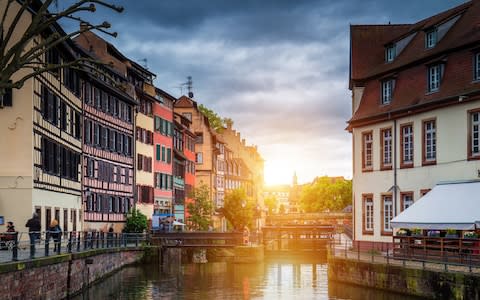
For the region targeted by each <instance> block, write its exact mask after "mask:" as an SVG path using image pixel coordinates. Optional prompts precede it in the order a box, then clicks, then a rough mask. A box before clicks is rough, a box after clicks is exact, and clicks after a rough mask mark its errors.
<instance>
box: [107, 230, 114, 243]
mask: <svg viewBox="0 0 480 300" xmlns="http://www.w3.org/2000/svg"><path fill="white" fill-rule="evenodd" d="M109 247H113V226H110V228H109V229H108V233H107V248H109Z"/></svg>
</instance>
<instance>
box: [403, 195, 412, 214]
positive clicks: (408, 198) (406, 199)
mask: <svg viewBox="0 0 480 300" xmlns="http://www.w3.org/2000/svg"><path fill="white" fill-rule="evenodd" d="M402 202H403V207H402V211H404V210H406V209H407V208H409V207H410V206H412V204H413V195H412V194H403V195H402Z"/></svg>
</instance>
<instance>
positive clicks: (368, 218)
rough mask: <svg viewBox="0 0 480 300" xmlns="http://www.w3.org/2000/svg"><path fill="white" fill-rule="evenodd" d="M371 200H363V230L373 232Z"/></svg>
mask: <svg viewBox="0 0 480 300" xmlns="http://www.w3.org/2000/svg"><path fill="white" fill-rule="evenodd" d="M373 222H374V220H373V198H366V199H365V230H366V231H373V226H374V223H373Z"/></svg>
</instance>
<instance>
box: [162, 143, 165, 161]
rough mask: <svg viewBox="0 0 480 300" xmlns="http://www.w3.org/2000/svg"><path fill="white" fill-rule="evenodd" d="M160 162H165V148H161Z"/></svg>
mask: <svg viewBox="0 0 480 300" xmlns="http://www.w3.org/2000/svg"><path fill="white" fill-rule="evenodd" d="M162 161H163V162H165V147H163V146H162Z"/></svg>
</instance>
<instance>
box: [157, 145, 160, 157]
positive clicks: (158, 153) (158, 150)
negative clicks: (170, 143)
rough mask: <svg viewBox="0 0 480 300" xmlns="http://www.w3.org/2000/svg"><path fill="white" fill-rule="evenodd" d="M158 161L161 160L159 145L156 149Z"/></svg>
mask: <svg viewBox="0 0 480 300" xmlns="http://www.w3.org/2000/svg"><path fill="white" fill-rule="evenodd" d="M156 150H157V151H156V159H157V161H159V160H160V145H158V144H157V147H156Z"/></svg>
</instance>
